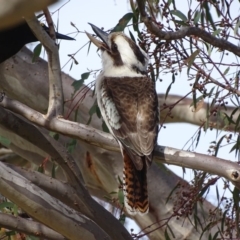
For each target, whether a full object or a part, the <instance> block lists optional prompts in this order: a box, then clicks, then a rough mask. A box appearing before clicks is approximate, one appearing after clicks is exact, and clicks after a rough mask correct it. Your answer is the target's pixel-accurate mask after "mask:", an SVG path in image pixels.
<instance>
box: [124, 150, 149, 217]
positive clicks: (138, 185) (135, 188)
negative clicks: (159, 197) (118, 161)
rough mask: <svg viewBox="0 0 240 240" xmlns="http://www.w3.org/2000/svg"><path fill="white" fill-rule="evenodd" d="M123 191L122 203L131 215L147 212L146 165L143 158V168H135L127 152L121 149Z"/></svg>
mask: <svg viewBox="0 0 240 240" xmlns="http://www.w3.org/2000/svg"><path fill="white" fill-rule="evenodd" d="M123 158H124V170H123V192H124V205H125V208H126V210H127V212H128V213H129V214H131V215H135V214H137V213H138V214H142V215H144V214H146V213H148V208H149V202H148V192H147V166H146V162H145V160H144V159H143V168H142V169H141V170H137V169H136V167H135V165H134V163H133V161H132V160H131V159H130V157H129V156H128V154H127V153H126V152H125V151H123Z"/></svg>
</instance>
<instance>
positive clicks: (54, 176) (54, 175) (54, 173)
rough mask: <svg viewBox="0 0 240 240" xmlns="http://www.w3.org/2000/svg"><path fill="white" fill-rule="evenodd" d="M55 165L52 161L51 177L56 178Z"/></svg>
mask: <svg viewBox="0 0 240 240" xmlns="http://www.w3.org/2000/svg"><path fill="white" fill-rule="evenodd" d="M57 167H58V166H57V165H56V164H55V163H54V162H53V165H52V178H56V169H57Z"/></svg>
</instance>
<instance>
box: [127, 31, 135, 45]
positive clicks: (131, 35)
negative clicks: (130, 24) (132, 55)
mask: <svg viewBox="0 0 240 240" xmlns="http://www.w3.org/2000/svg"><path fill="white" fill-rule="evenodd" d="M129 35H130V37H131V39H132V40H133V41H134V42H135V43H136V40H135V37H134V36H133V34H132V32H131V31H130V30H129Z"/></svg>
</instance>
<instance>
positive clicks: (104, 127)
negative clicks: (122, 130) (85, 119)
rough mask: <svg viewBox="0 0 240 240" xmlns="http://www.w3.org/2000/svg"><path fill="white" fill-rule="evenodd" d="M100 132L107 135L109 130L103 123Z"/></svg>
mask: <svg viewBox="0 0 240 240" xmlns="http://www.w3.org/2000/svg"><path fill="white" fill-rule="evenodd" d="M102 130H103V131H104V132H106V133H109V129H108V127H107V125H106V123H105V122H104V121H103V122H102Z"/></svg>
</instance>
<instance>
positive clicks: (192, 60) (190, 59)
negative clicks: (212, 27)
mask: <svg viewBox="0 0 240 240" xmlns="http://www.w3.org/2000/svg"><path fill="white" fill-rule="evenodd" d="M199 53H200V50H199V49H197V50H196V51H194V52H193V54H192V55H191V56H190V57H189V58H188V59H187V60H186V62H187V63H188V69H187V74H188V75H189V71H190V68H191V66H192V64H193V62H194V60H195V58H196V57H197V55H198V54H199Z"/></svg>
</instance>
